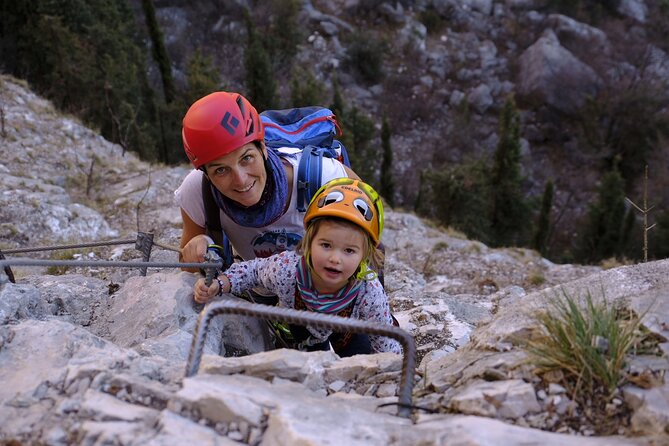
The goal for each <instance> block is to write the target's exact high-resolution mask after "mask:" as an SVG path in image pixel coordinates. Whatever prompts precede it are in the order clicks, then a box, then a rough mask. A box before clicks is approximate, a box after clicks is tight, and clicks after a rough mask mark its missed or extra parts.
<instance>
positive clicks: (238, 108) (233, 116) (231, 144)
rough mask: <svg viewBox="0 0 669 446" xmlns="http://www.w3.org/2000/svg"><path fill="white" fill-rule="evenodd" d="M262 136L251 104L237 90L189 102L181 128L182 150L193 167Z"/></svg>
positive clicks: (262, 129)
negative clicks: (192, 102) (191, 103)
mask: <svg viewBox="0 0 669 446" xmlns="http://www.w3.org/2000/svg"><path fill="white" fill-rule="evenodd" d="M264 137H265V130H264V128H263V126H262V123H261V122H260V117H259V116H258V112H257V111H256V109H255V108H254V107H253V106H252V105H251V103H250V102H249V101H248V100H246V98H245V97H244V96H242V95H241V94H239V93H227V92H224V91H218V92H216V93H211V94H209V95H207V96H205V97H203V98H201V99H198V100H197V101H196V102H195V103H194V104H193V105H191V106H190V108H189V109H188V111H187V112H186V115H185V116H184V119H183V128H182V131H181V138H182V139H183V143H184V150H185V151H186V155H187V156H188V159H190V162H191V163H192V164H193V166H195V168H196V169H197V168H200V167H202V166H203V165H205V164H207V163H208V162H210V161H212V160H215V159H216V158H219V157H221V156H223V155H227V154H228V153H230V152H233V151H235V150H237V149H239V148H240V147H241V146H243V145H244V144H248V143H250V142H253V141H262V140H263V138H264Z"/></svg>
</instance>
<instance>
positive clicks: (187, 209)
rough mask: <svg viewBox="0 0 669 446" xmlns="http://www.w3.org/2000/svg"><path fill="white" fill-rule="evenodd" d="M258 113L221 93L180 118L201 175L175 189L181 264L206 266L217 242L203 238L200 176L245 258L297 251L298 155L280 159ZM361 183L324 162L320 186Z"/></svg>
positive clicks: (237, 250)
mask: <svg viewBox="0 0 669 446" xmlns="http://www.w3.org/2000/svg"><path fill="white" fill-rule="evenodd" d="M264 134H265V132H264V129H263V126H262V123H261V122H260V117H259V115H258V112H257V111H256V109H255V108H254V107H253V106H252V105H251V103H249V101H247V100H246V98H244V97H243V96H242V95H240V94H238V93H227V92H216V93H212V94H209V95H207V96H205V97H203V98H201V99H199V100H198V101H196V102H195V103H194V104H193V105H192V106H191V107H190V108H189V109H188V112H187V113H186V115H185V116H184V119H183V129H182V138H183V144H184V150H185V151H186V155H187V156H188V158H189V159H190V161H191V163H192V164H193V166H194V167H195V169H196V170H193V171H192V172H191V173H189V174H188V176H187V177H186V178H185V179H184V181H183V182H182V184H181V186H179V188H178V189H177V190H176V191H175V196H176V200H177V203H178V204H179V206H180V208H181V216H182V220H183V229H182V234H181V255H180V259H181V261H183V262H202V261H204V255H205V252H206V250H207V246H208V245H210V244H213V240H212V239H211V238H210V237H208V236H207V235H206V221H205V220H206V212H205V203H204V198H203V191H202V181H203V177H206V179H208V180H209V181H210V182H211V191H212V193H213V196H214V200H215V202H216V205H217V206H218V207H219V209H220V212H219V214H220V220H221V227H222V229H223V232H224V233H225V234H226V236H227V237H228V239H229V241H230V244H231V245H232V248H233V250H234V253H235V254H236V255H238V256H239V257H241V258H242V259H243V260H250V259H253V258H256V257H268V256H270V255H272V254H275V253H277V252H281V251H284V250H292V249H295V247H296V246H297V243H298V242H299V241H300V240H301V239H302V236H303V234H304V227H303V219H304V213H303V212H299V211H298V210H297V206H296V195H297V192H296V191H297V179H296V174H295V173H296V172H297V166H298V164H299V159H300V156H301V154H300V153H296V154H293V155H292V156H279V154H277V152H275V151H274V150H268V149H267V148H266V147H265V143H264V140H263V138H264ZM347 176H349V177H352V178H356V179H359V178H358V176H357V175H355V173H354V172H353V171H351V170H350V169H349V168H348V167H346V166H344V165H343V164H341V163H340V162H339V161H337V160H334V159H331V158H325V157H324V158H322V182H321V185H322V184H325V183H327V182H328V181H330V180H332V179H334V178H341V177H347Z"/></svg>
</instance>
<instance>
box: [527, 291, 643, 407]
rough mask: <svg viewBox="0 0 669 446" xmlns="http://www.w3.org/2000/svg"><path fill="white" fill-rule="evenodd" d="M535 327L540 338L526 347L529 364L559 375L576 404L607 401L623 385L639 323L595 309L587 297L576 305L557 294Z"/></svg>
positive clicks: (608, 308)
mask: <svg viewBox="0 0 669 446" xmlns="http://www.w3.org/2000/svg"><path fill="white" fill-rule="evenodd" d="M537 321H538V322H539V324H540V326H541V330H542V332H543V333H542V336H540V337H539V338H538V339H533V340H531V341H529V343H528V344H527V346H526V348H527V351H528V352H529V354H530V358H531V361H532V362H533V363H534V364H535V365H537V366H538V367H539V368H541V369H543V370H544V371H551V370H559V371H561V372H562V373H563V375H564V378H565V385H566V387H567V388H569V389H570V390H571V391H572V394H573V398H574V399H576V400H579V399H580V400H587V399H590V398H592V397H593V396H594V395H596V394H603V395H604V396H605V397H606V398H610V397H612V396H613V394H614V392H615V390H616V389H617V388H618V386H620V385H621V384H622V383H623V382H624V380H625V370H624V368H625V363H626V358H627V354H628V351H629V350H630V348H631V347H632V346H633V345H634V344H635V343H636V342H637V341H638V340H639V334H638V333H639V329H640V324H641V318H640V317H639V316H637V315H635V314H633V313H632V312H631V311H625V310H623V309H620V308H617V307H615V306H612V305H610V304H608V303H607V302H606V301H604V302H602V303H601V304H596V303H595V302H593V299H592V296H591V294H590V293H587V294H586V296H585V299H584V301H582V300H581V299H577V298H574V297H572V296H570V295H569V294H568V293H567V292H566V291H564V290H563V291H562V295H556V299H555V300H553V301H551V302H550V309H549V310H547V311H544V312H542V313H540V314H539V315H538V316H537ZM602 392H603V393H602Z"/></svg>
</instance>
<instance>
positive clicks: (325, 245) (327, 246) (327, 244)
mask: <svg viewBox="0 0 669 446" xmlns="http://www.w3.org/2000/svg"><path fill="white" fill-rule="evenodd" d="M321 247H323V248H326V249H327V248H329V247H330V244H329V243H326V242H321Z"/></svg>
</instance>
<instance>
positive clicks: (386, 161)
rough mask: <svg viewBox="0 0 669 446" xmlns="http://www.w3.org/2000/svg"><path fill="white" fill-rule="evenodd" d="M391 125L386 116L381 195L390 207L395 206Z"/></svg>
mask: <svg viewBox="0 0 669 446" xmlns="http://www.w3.org/2000/svg"><path fill="white" fill-rule="evenodd" d="M390 136H391V133H390V125H389V124H388V119H387V118H386V117H385V116H384V117H383V123H382V125H381V147H382V148H383V161H382V162H381V181H380V183H381V191H380V192H381V195H382V196H383V197H384V198H385V199H386V201H387V202H388V204H389V205H390V207H394V206H395V198H394V197H395V181H394V180H393V172H392V167H393V149H392V147H391V145H390Z"/></svg>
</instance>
